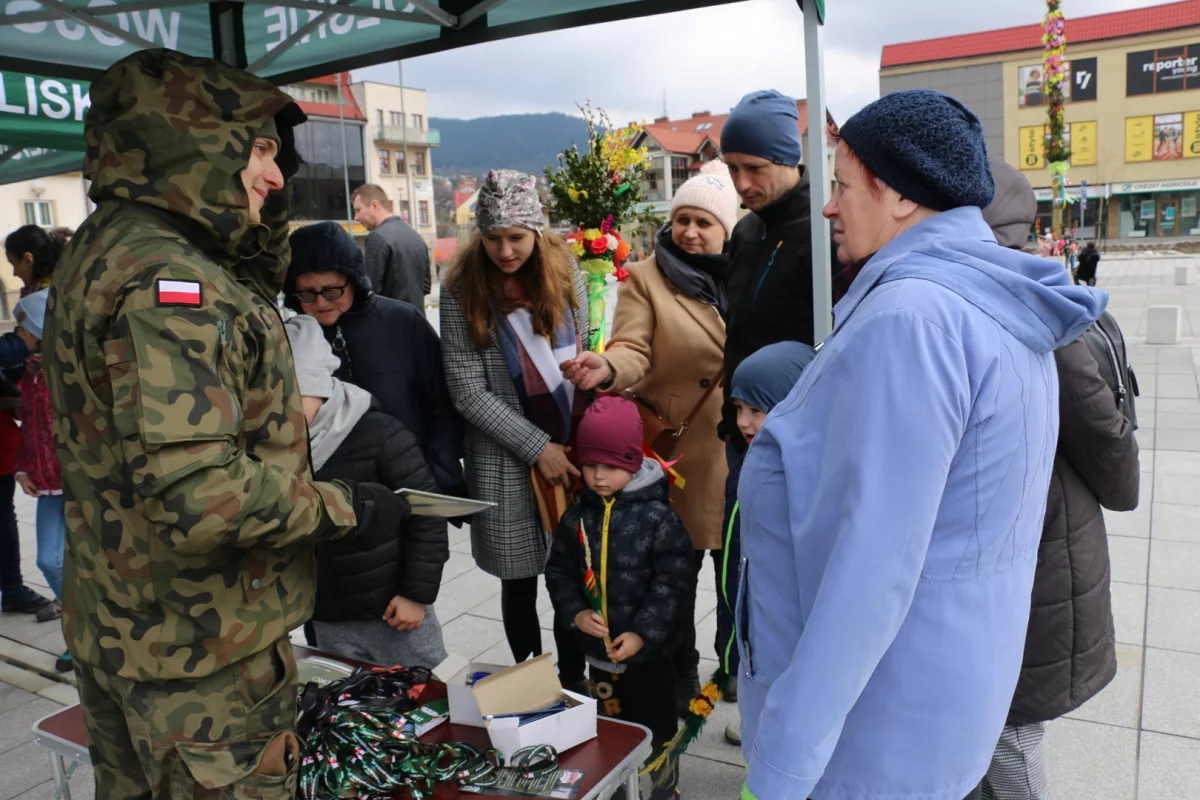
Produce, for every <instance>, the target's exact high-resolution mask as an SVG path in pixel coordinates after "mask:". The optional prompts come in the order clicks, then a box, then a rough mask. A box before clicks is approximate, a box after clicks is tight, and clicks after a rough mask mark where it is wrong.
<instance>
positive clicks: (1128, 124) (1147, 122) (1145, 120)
mask: <svg viewBox="0 0 1200 800" xmlns="http://www.w3.org/2000/svg"><path fill="white" fill-rule="evenodd" d="M1125 160H1126V161H1130V162H1137V161H1153V160H1154V117H1126V118H1125Z"/></svg>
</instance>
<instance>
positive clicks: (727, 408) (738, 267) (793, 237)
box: [718, 167, 841, 453]
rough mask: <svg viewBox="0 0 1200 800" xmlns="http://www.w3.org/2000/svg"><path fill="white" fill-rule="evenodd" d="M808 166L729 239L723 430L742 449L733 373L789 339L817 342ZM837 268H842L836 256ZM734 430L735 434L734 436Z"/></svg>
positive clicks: (736, 228) (721, 425) (809, 342)
mask: <svg viewBox="0 0 1200 800" xmlns="http://www.w3.org/2000/svg"><path fill="white" fill-rule="evenodd" d="M811 218H812V217H811V213H810V209H809V195H808V170H807V169H805V168H804V167H801V168H800V183H799V184H797V185H796V188H794V189H792V190H791V191H790V192H788V193H787V194H785V195H784V196H783V197H781V198H779V199H778V200H776V201H775V202H774V203H771V204H770V205H769V206H767V207H766V208H764V209H762V210H761V211H758V212H754V213H750V214H747V215H746V216H744V217H742V219H741V220H740V221H739V222H738V224H737V226H736V227H735V228H734V229H733V235H732V236H731V237H730V241H729V254H730V260H731V264H730V278H729V290H728V291H729V319H728V321H727V325H726V328H725V331H726V338H725V405H724V408H723V410H722V419H721V424H720V428H719V430H718V434H719V435H720V436H721V437H722V438H727V439H728V441H730V442H732V444H733V446H734V448H736V449H737V451H738V452H739V453H741V452H745V450H746V440H745V438H744V437H742V436H739V435H737V411H736V409H735V408H734V406H733V401H732V400H731V399H730V398H729V392H730V384H731V381H730V378H732V377H733V373H734V372H735V371H736V370H737V368H738V365H739V364H741V363H742V361H744V360H745V359H746V357H747V356H749V355H751V354H753V353H754V352H756V351H758V350H761V349H762V348H764V347H766V346H767V345H769V344H775V343H776V342H783V341H797V342H803V343H804V344H807V345H812V344H813V291H812V270H813V265H812V228H811V221H810V220H811ZM832 267H833V269H832V271H833V273H834V274H836V273H837V272H840V271H841V265H840V264H839V263H838V261H837V258H836V257H834V259H833V265H832ZM731 434H732V435H731Z"/></svg>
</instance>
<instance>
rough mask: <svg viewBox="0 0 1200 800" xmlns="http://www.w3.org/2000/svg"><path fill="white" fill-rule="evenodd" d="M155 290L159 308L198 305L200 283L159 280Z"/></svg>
mask: <svg viewBox="0 0 1200 800" xmlns="http://www.w3.org/2000/svg"><path fill="white" fill-rule="evenodd" d="M157 288H158V304H159V305H160V306H198V305H200V281H173V280H166V279H165V278H160V279H159V280H158V283H157Z"/></svg>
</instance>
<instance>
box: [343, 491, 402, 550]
mask: <svg viewBox="0 0 1200 800" xmlns="http://www.w3.org/2000/svg"><path fill="white" fill-rule="evenodd" d="M351 488H352V489H353V491H354V514H355V516H356V517H357V519H358V524H357V530H358V539H359V541H361V542H363V544H364V545H366V546H368V547H371V546H374V545H375V544H379V543H382V542H385V541H387V540H389V539H393V538H396V537H398V536H399V535H400V526H401V524H403V523H404V522H405V521H406V520H407V519H408V518H409V517H411V516H412V506H410V505H409V504H408V501H407V500H405V499H404V498H403V497H401V496H400V495H398V494H395V493H394V492H392V490H391V489H389V488H387V487H386V486H383V485H382V484H378V483H353V484H351Z"/></svg>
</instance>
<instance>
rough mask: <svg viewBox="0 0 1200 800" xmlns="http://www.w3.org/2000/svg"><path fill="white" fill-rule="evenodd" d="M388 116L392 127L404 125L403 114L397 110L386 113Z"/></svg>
mask: <svg viewBox="0 0 1200 800" xmlns="http://www.w3.org/2000/svg"><path fill="white" fill-rule="evenodd" d="M388 117H389V118H390V119H391V121H392V127H393V128H399V127H401V126H403V125H404V116H403V115H402V114H401V113H400V112H399V111H393V112H391V113H390V114H388Z"/></svg>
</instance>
